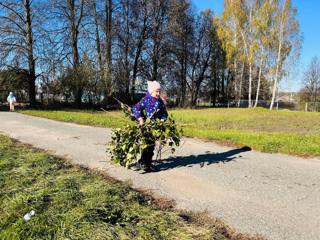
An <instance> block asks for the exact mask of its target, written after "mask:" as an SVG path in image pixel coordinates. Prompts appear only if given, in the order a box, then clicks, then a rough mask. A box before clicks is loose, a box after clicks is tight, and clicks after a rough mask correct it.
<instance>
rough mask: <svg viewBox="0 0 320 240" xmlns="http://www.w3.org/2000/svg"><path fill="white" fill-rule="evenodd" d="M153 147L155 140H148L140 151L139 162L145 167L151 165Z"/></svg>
mask: <svg viewBox="0 0 320 240" xmlns="http://www.w3.org/2000/svg"><path fill="white" fill-rule="evenodd" d="M154 147H155V142H152V141H150V142H148V147H147V148H146V149H145V150H144V151H143V152H142V155H141V159H140V162H141V163H142V164H143V165H145V166H146V167H150V166H151V165H152V157H153V151H154Z"/></svg>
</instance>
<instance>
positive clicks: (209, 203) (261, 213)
mask: <svg viewBox="0 0 320 240" xmlns="http://www.w3.org/2000/svg"><path fill="white" fill-rule="evenodd" d="M0 133H3V134H5V135H8V136H10V137H12V138H15V139H18V140H20V141H21V142H24V143H30V144H32V145H33V146H35V147H38V148H42V149H47V150H49V151H50V152H52V153H53V154H55V155H59V156H64V157H67V158H69V159H71V160H72V161H73V162H74V163H77V164H82V165H85V166H88V167H90V168H97V169H103V170H105V171H107V172H108V174H109V175H111V176H113V177H115V178H118V179H121V180H130V181H131V182H132V183H133V186H134V187H139V188H146V189H151V190H152V191H153V192H155V193H156V194H161V195H162V196H165V197H169V198H171V199H174V200H175V201H176V202H177V207H179V208H186V209H190V210H194V211H204V210H207V211H208V212H209V213H211V214H212V215H214V216H216V217H219V218H221V219H223V220H224V221H225V222H227V223H228V224H230V225H231V226H233V227H235V228H236V229H237V230H239V231H241V232H248V233H255V232H259V233H262V234H263V235H265V236H267V237H268V238H269V239H277V240H278V239H279V240H280V239H287V240H291V239H292V240H293V239H295V240H296V239H308V240H316V239H319V236H320V159H319V158H314V159H302V158H298V157H292V156H287V155H283V154H264V153H259V152H255V151H246V149H232V148H228V147H222V146H219V145H217V144H214V143H209V142H204V141H200V140H194V139H183V145H182V147H180V148H179V149H178V151H177V153H176V154H175V155H174V156H171V158H170V156H162V158H163V159H164V161H162V162H159V163H158V165H157V167H158V168H159V169H160V170H161V171H159V172H156V173H149V174H141V173H139V172H135V171H131V170H126V169H124V168H122V167H119V166H116V165H113V164H111V163H110V162H109V160H108V157H107V156H106V153H105V148H106V143H107V142H108V141H109V140H110V129H105V128H97V127H88V126H80V125H76V124H69V123H61V122H56V121H52V120H46V119H41V118H35V117H29V116H25V115H21V114H18V113H9V112H0Z"/></svg>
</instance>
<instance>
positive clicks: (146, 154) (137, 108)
mask: <svg viewBox="0 0 320 240" xmlns="http://www.w3.org/2000/svg"><path fill="white" fill-rule="evenodd" d="M160 95H161V86H160V83H159V82H157V81H148V92H147V93H146V95H145V96H144V97H143V98H142V99H141V100H140V101H139V102H138V103H137V104H136V105H134V106H133V108H132V113H133V115H134V117H135V118H136V120H137V121H138V122H139V125H140V127H142V128H143V126H144V124H145V122H146V120H147V119H150V120H155V119H160V120H161V122H164V121H166V120H167V117H168V113H167V110H166V107H165V104H164V102H163V100H162V98H161V97H160ZM147 145H148V146H147V147H146V148H145V149H144V150H143V152H142V154H141V158H140V160H139V161H138V163H137V164H136V167H137V168H138V169H141V168H142V169H144V170H145V171H146V172H152V171H155V168H154V167H153V165H152V157H153V152H154V148H155V141H154V140H152V138H150V139H148V141H147Z"/></svg>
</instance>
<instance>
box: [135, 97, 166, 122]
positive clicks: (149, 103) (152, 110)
mask: <svg viewBox="0 0 320 240" xmlns="http://www.w3.org/2000/svg"><path fill="white" fill-rule="evenodd" d="M143 110H145V114H146V115H147V116H145V114H144V112H143ZM132 113H133V115H134V116H135V118H136V119H138V118H140V117H144V118H145V117H147V118H152V119H161V120H163V121H165V120H166V119H167V117H168V113H167V110H166V107H165V105H164V102H163V101H162V99H161V98H160V99H157V98H155V97H152V96H151V95H150V94H149V93H147V94H146V96H144V97H143V98H142V99H141V100H140V102H138V103H137V104H136V105H134V106H133V108H132Z"/></svg>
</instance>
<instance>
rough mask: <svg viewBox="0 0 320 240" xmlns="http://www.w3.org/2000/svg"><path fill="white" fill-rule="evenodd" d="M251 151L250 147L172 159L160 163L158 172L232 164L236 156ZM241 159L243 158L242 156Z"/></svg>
mask: <svg viewBox="0 0 320 240" xmlns="http://www.w3.org/2000/svg"><path fill="white" fill-rule="evenodd" d="M248 151H251V148H250V147H247V146H246V147H242V148H238V149H233V150H230V151H227V152H222V153H206V154H200V155H191V156H185V157H183V156H181V157H172V158H168V159H166V160H163V161H161V162H158V164H157V165H156V168H157V171H165V170H168V169H172V168H178V167H193V165H196V164H199V165H200V167H204V166H205V165H211V164H214V163H221V162H222V163H226V162H230V161H232V160H233V159H235V158H237V156H235V155H236V154H239V153H242V152H248ZM240 157H241V156H240Z"/></svg>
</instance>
